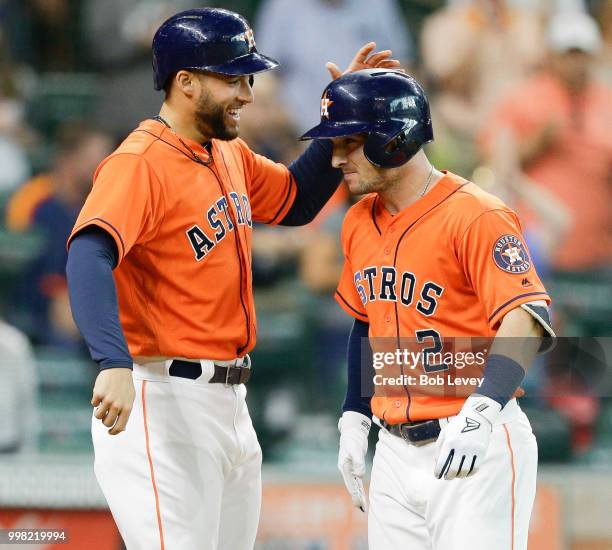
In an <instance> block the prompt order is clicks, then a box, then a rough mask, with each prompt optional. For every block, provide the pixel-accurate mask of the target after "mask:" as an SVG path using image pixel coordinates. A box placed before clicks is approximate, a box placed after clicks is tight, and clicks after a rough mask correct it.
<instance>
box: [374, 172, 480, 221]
mask: <svg viewBox="0 0 612 550" xmlns="http://www.w3.org/2000/svg"><path fill="white" fill-rule="evenodd" d="M442 173H443V174H444V177H443V178H442V179H441V180H439V181H438V183H437V184H436V185H435V186H434V187H433V189H431V190H430V191H429V192H428V193H426V194H425V195H424V196H423V197H421V198H420V199H419V200H417V201H416V202H414V203H412V204H411V205H410V206H408V207H406V208H404V209H403V210H402V211H400V212H398V213H397V214H396V215H394V216H393V215H391V214H390V213H389V211H388V210H387V209H386V208H385V206H384V205H383V202H382V200H380V197H378V196H377V197H376V198H375V204H374V208H373V209H372V216H373V218H374V224H375V225H376V226H377V227H378V228H380V230H383V231H384V229H386V228H387V227H388V226H390V225H392V224H395V223H399V222H398V220H401V223H402V225H405V224H408V225H411V224H412V223H414V222H416V221H417V220H418V219H419V218H421V217H423V216H424V215H425V214H427V212H429V211H430V210H433V209H434V208H436V207H437V206H438V205H439V204H441V203H442V202H444V201H445V200H446V199H447V198H448V197H450V196H451V195H452V194H453V193H455V192H456V191H457V190H458V189H460V188H461V187H463V186H464V185H465V184H466V183H468V181H467V180H465V179H463V178H461V177H459V176H457V175H455V174H453V173H451V172H448V171H447V170H442Z"/></svg>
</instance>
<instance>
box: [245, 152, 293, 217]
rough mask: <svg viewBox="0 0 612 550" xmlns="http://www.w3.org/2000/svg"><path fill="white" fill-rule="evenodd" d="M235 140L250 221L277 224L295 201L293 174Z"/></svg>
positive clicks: (282, 165) (283, 166) (281, 165)
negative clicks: (240, 160)
mask: <svg viewBox="0 0 612 550" xmlns="http://www.w3.org/2000/svg"><path fill="white" fill-rule="evenodd" d="M237 141H238V143H239V145H240V149H241V152H242V157H243V160H244V167H245V176H246V184H247V188H248V189H249V201H250V203H251V212H252V216H253V221H256V222H259V223H266V224H270V225H276V224H278V223H279V222H280V221H281V220H282V219H283V218H284V217H285V215H286V214H287V212H288V211H289V209H290V208H291V206H292V205H293V201H294V200H295V195H296V191H297V187H296V185H295V181H294V180H293V176H292V175H291V172H289V169H288V168H287V167H286V166H285V165H284V164H280V163H277V162H274V161H271V160H270V159H268V158H266V157H264V156H262V155H258V154H257V153H254V152H253V151H251V149H249V147H248V146H247V145H246V144H245V143H244V142H243V141H242V140H237Z"/></svg>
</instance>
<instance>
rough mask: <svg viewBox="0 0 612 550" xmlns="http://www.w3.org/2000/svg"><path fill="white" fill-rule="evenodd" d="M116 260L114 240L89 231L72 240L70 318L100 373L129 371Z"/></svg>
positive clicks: (69, 283) (69, 273) (101, 231)
mask: <svg viewBox="0 0 612 550" xmlns="http://www.w3.org/2000/svg"><path fill="white" fill-rule="evenodd" d="M117 258H118V256H117V246H116V245H115V241H114V240H113V238H112V237H111V236H110V235H109V234H108V233H107V232H106V231H104V230H102V229H99V228H92V229H87V230H86V231H84V232H82V233H79V234H78V235H77V236H76V237H74V239H73V240H72V243H71V244H70V249H69V251H68V263H67V264H66V275H67V277H68V294H69V296H70V307H71V308H72V316H73V318H74V322H75V323H76V325H77V327H78V329H79V330H80V331H81V335H82V336H83V338H84V340H85V343H86V344H87V347H88V348H89V352H90V354H91V358H92V359H93V360H94V361H95V362H96V363H98V365H99V366H100V369H101V370H103V369H108V368H116V367H124V368H130V369H131V368H132V357H131V356H130V352H129V351H128V347H127V343H126V341H125V336H124V334H123V330H122V329H121V324H120V322H119V305H118V302H117V289H116V288H115V281H114V279H113V268H114V267H115V266H116V265H117Z"/></svg>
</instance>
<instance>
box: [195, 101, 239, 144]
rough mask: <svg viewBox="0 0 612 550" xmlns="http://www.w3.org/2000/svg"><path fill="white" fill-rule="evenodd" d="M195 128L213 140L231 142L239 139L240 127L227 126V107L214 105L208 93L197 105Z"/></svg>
mask: <svg viewBox="0 0 612 550" xmlns="http://www.w3.org/2000/svg"><path fill="white" fill-rule="evenodd" d="M195 126H196V128H197V129H198V132H200V133H201V134H202V135H204V136H210V137H211V138H215V139H220V140H223V141H230V140H232V139H235V138H237V137H238V126H236V127H230V126H228V125H227V123H226V114H225V107H224V106H223V105H219V104H218V103H214V102H213V101H212V100H211V98H210V94H208V93H205V94H203V95H202V97H200V99H199V100H198V103H197V105H196V111H195Z"/></svg>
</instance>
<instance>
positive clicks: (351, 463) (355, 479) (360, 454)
mask: <svg viewBox="0 0 612 550" xmlns="http://www.w3.org/2000/svg"><path fill="white" fill-rule="evenodd" d="M371 425H372V422H371V420H370V419H369V418H368V417H367V416H364V415H363V414H360V413H358V412H353V411H346V412H345V413H344V414H343V415H342V418H341V419H340V421H339V422H338V429H339V430H340V451H339V452H338V469H339V470H340V473H341V474H342V478H343V479H344V484H345V485H346V489H347V490H348V492H349V494H350V495H351V499H352V500H353V506H355V507H357V508H359V509H360V510H361V511H362V512H365V511H366V510H367V508H368V505H367V503H366V497H365V491H364V489H363V476H364V475H365V471H366V465H365V456H366V453H367V452H368V434H369V433H370V426H371Z"/></svg>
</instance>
